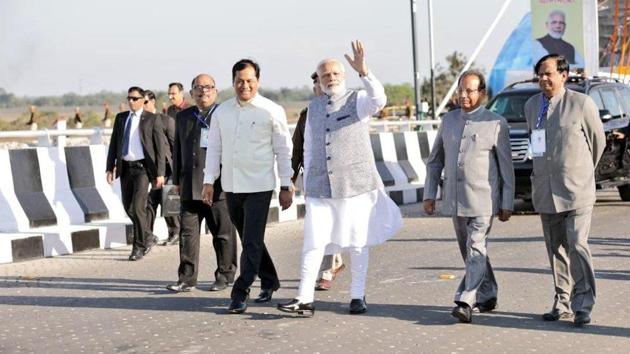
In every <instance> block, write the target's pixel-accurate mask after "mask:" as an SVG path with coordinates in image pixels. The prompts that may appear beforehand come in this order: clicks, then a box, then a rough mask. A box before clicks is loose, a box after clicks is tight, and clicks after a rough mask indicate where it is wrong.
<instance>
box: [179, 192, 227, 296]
mask: <svg viewBox="0 0 630 354" xmlns="http://www.w3.org/2000/svg"><path fill="white" fill-rule="evenodd" d="M180 215H181V220H182V223H181V232H180V238H179V240H180V242H179V269H178V271H177V274H178V275H179V282H180V283H186V284H189V285H193V286H194V285H197V274H198V273H199V238H200V237H199V233H200V231H199V229H200V226H201V219H206V225H207V226H208V229H209V230H210V233H211V234H212V245H213V246H214V253H215V255H216V258H217V269H216V270H215V272H214V277H215V279H216V280H217V281H223V282H226V283H231V282H233V281H234V274H235V273H236V266H237V264H236V230H235V229H234V226H232V222H231V221H230V216H229V214H228V210H227V206H226V203H225V200H220V201H217V202H214V204H213V205H212V207H210V206H209V205H208V204H205V203H204V202H202V201H200V200H186V201H182V202H181V214H180Z"/></svg>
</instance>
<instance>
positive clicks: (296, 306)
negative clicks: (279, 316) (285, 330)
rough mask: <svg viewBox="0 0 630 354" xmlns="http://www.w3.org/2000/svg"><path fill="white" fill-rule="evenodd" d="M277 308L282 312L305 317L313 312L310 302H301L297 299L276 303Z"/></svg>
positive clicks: (313, 308) (310, 315)
mask: <svg viewBox="0 0 630 354" xmlns="http://www.w3.org/2000/svg"><path fill="white" fill-rule="evenodd" d="M278 310H280V311H282V312H289V313H297V314H298V315H303V316H306V317H313V315H314V314H315V306H313V303H312V302H309V303H303V302H300V300H298V299H293V300H291V301H289V302H285V303H283V304H278Z"/></svg>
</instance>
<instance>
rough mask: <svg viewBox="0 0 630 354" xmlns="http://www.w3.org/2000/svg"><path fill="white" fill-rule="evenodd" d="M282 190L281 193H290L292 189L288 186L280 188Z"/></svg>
mask: <svg viewBox="0 0 630 354" xmlns="http://www.w3.org/2000/svg"><path fill="white" fill-rule="evenodd" d="M280 190H281V191H285V192H288V191H290V190H291V188H289V187H288V186H282V187H280Z"/></svg>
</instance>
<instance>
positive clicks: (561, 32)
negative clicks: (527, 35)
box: [531, 0, 585, 68]
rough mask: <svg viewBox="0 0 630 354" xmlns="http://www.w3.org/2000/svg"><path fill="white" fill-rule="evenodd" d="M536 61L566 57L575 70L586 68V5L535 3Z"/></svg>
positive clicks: (541, 0) (538, 0)
mask: <svg viewBox="0 0 630 354" xmlns="http://www.w3.org/2000/svg"><path fill="white" fill-rule="evenodd" d="M531 6H532V60H533V62H534V63H535V62H536V61H538V60H539V59H540V58H542V57H543V56H545V55H547V54H552V53H555V54H560V55H562V56H564V57H565V58H566V59H567V61H568V62H569V64H570V65H571V67H572V68H584V65H585V64H584V55H583V54H584V34H583V33H582V28H583V26H582V10H583V9H582V1H581V0H574V1H562V2H550V1H545V0H532V5H531Z"/></svg>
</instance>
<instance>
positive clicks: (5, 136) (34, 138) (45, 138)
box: [0, 117, 441, 148]
mask: <svg viewBox="0 0 630 354" xmlns="http://www.w3.org/2000/svg"><path fill="white" fill-rule="evenodd" d="M388 118H390V119H393V118H397V117H385V118H383V119H374V120H373V121H372V122H370V127H371V130H372V131H373V132H390V131H393V132H395V131H413V130H433V129H434V128H435V127H436V126H438V125H439V124H440V123H441V121H440V120H421V121H417V120H388ZM289 130H290V131H291V132H293V130H295V124H289ZM111 134H112V128H85V129H83V128H82V129H66V126H65V124H59V125H58V126H57V129H41V130H16V131H3V132H0V148H6V146H3V145H7V144H8V143H22V144H24V145H26V146H39V147H50V146H60V147H63V146H65V145H67V144H68V143H69V142H68V139H69V138H87V142H88V143H89V144H106V143H108V142H109V136H111ZM81 142H85V139H82V141H80V142H79V144H80V143H81ZM75 145H76V144H75Z"/></svg>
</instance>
